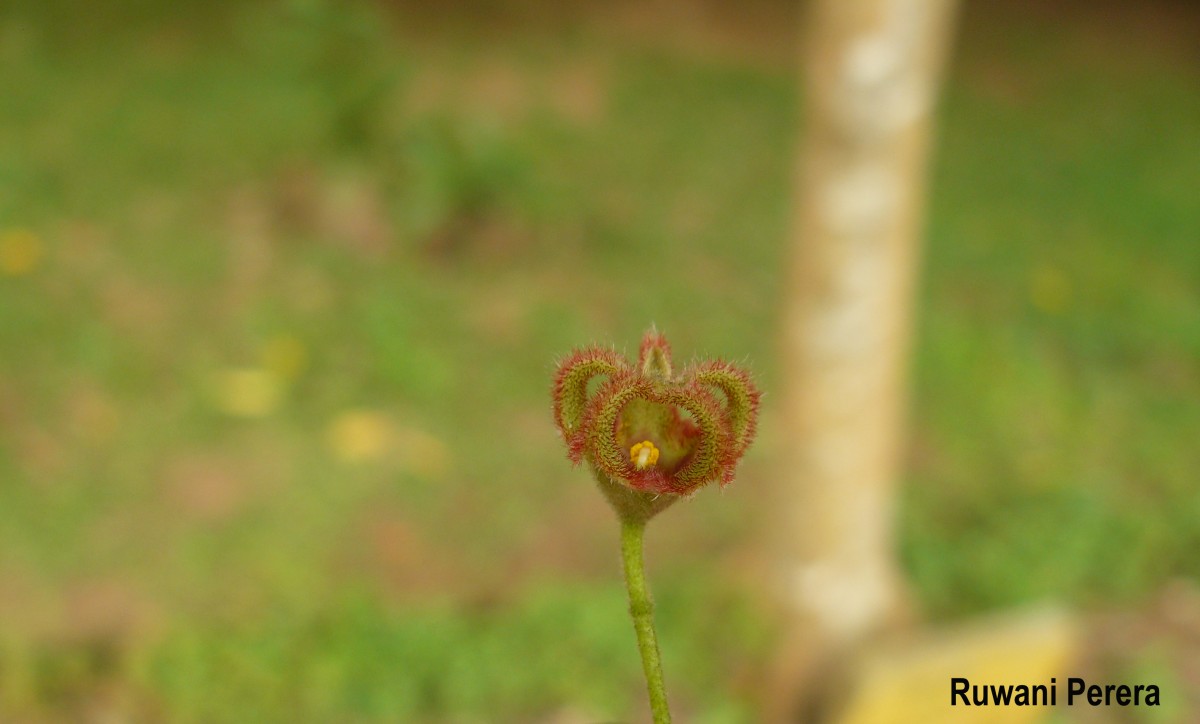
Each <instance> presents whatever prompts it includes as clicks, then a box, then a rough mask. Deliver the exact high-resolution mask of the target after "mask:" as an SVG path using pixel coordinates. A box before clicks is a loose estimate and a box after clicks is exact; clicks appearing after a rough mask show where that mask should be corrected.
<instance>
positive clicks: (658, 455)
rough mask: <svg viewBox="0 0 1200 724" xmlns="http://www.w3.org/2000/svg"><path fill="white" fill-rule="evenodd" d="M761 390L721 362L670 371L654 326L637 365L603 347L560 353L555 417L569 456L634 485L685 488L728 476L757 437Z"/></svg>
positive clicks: (660, 490) (670, 491)
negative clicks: (566, 354) (569, 353)
mask: <svg viewBox="0 0 1200 724" xmlns="http://www.w3.org/2000/svg"><path fill="white" fill-rule="evenodd" d="M589 390H591V391H589ZM760 394H761V393H760V392H759V391H758V389H757V388H756V387H755V386H754V383H753V382H752V381H751V379H750V376H749V374H747V373H746V371H745V370H743V369H742V368H741V367H738V366H737V365H733V364H730V363H728V362H723V361H719V360H714V361H706V362H698V363H694V364H691V365H688V366H687V367H685V368H683V370H681V371H680V372H678V373H676V372H675V371H674V369H673V367H672V364H671V347H670V345H669V344H668V343H667V340H666V339H665V338H664V337H663V336H662V335H661V334H659V333H658V332H657V331H655V330H651V331H649V332H647V333H646V335H645V336H644V337H643V338H642V344H641V349H640V351H639V354H638V361H637V364H636V365H633V364H630V362H629V361H628V360H626V359H625V357H623V356H621V355H619V354H617V353H616V352H615V351H613V350H611V349H604V348H601V347H586V348H584V349H580V350H576V351H575V352H573V353H572V354H571V355H570V356H569V357H567V358H566V359H565V360H563V361H562V363H561V364H560V365H559V368H558V372H557V374H556V375H555V377H554V422H555V424H556V425H557V426H558V429H559V432H560V433H561V434H562V438H563V440H564V441H565V443H566V445H567V454H568V456H569V457H570V459H571V460H572V461H573V462H575V463H576V464H578V463H581V462H583V461H584V460H586V461H587V462H588V463H589V464H590V465H591V466H592V467H593V468H594V469H595V471H596V472H597V474H598V475H599V476H602V478H604V479H607V480H608V481H611V482H613V483H617V484H619V485H622V486H624V487H626V488H629V489H632V490H634V491H640V492H642V493H648V494H651V495H655V496H657V495H668V496H686V495H690V494H692V493H694V492H695V491H697V490H698V489H700V488H701V487H702V486H704V485H706V484H708V483H711V482H714V481H716V482H719V483H720V484H721V485H722V486H724V485H727V484H728V483H730V482H732V481H733V477H734V470H735V469H736V467H737V464H738V461H739V460H741V458H742V455H744V454H745V452H746V448H748V447H749V446H750V442H751V441H752V440H753V438H754V432H755V425H756V422H757V417H758V400H759V397H760Z"/></svg>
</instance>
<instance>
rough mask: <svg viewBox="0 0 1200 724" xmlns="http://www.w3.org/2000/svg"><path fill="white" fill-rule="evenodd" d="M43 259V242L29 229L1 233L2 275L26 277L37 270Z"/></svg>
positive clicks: (0, 262) (0, 264) (0, 258)
mask: <svg viewBox="0 0 1200 724" xmlns="http://www.w3.org/2000/svg"><path fill="white" fill-rule="evenodd" d="M41 259H42V240H41V239H40V238H38V235H37V234H35V233H33V232H32V231H30V230H28V229H9V230H8V231H4V232H2V233H0V274H4V275H5V276H10V277H19V276H24V275H26V274H28V273H30V272H32V271H33V270H34V269H35V268H37V265H38V262H39V261H41Z"/></svg>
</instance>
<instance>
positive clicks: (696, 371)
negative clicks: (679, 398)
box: [683, 360, 762, 457]
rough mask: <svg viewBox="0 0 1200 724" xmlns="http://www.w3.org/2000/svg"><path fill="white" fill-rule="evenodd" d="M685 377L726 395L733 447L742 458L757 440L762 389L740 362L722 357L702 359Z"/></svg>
mask: <svg viewBox="0 0 1200 724" xmlns="http://www.w3.org/2000/svg"><path fill="white" fill-rule="evenodd" d="M683 377H684V379H688V380H694V381H695V382H696V383H698V384H700V385H704V386H707V387H715V388H716V389H719V390H720V391H721V392H722V394H724V396H725V412H726V414H727V415H728V416H729V425H730V427H731V428H732V429H733V439H734V450H735V451H736V454H737V457H741V456H742V454H744V453H745V452H746V448H748V447H750V443H751V442H753V441H754V433H755V432H756V431H757V429H758V401H759V399H760V398H761V397H762V392H760V391H759V390H758V388H757V387H756V386H755V385H754V382H753V381H752V380H751V379H750V375H749V374H748V373H747V372H746V371H745V370H743V369H742V368H741V367H738V366H737V365H733V364H730V363H728V362H725V361H723V360H714V361H711V362H702V363H700V364H698V365H694V366H691V367H689V368H688V369H686V370H684V373H683Z"/></svg>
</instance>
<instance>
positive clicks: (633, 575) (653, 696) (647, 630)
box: [621, 519, 671, 724]
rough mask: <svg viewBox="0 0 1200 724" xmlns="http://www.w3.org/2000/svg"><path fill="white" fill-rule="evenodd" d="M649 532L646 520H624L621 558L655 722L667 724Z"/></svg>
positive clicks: (667, 712) (630, 612)
mask: <svg viewBox="0 0 1200 724" xmlns="http://www.w3.org/2000/svg"><path fill="white" fill-rule="evenodd" d="M645 532H646V521H645V520H628V519H626V520H623V521H621V561H622V562H623V563H624V564H625V587H626V589H628V591H629V615H630V616H631V617H632V618H633V630H634V631H635V632H636V633H637V641H638V650H639V651H641V654H642V670H643V671H645V673H646V690H647V692H649V694H650V711H651V712H652V713H653V714H654V724H667V723H669V722H670V721H671V712H670V710H669V709H668V708H667V688H666V686H665V685H664V684H663V674H662V660H661V658H660V656H659V653H658V637H657V636H656V635H655V633H654V602H653V601H651V600H650V589H649V588H647V586H646V564H645V562H644V560H643V558H642V539H643V537H644V534H645Z"/></svg>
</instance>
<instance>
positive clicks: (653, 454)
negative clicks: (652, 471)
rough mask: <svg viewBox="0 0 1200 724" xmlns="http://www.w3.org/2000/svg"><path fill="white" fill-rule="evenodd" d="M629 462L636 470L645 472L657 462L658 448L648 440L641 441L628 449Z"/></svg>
mask: <svg viewBox="0 0 1200 724" xmlns="http://www.w3.org/2000/svg"><path fill="white" fill-rule="evenodd" d="M629 460H630V461H631V462H632V463H633V466H634V467H636V468H637V469H638V470H645V469H646V468H648V467H650V466H651V465H653V464H654V463H656V462H658V448H656V447H654V443H652V442H650V441H649V440H643V441H641V442H639V443H638V444H637V445H634V446H633V447H631V448H629Z"/></svg>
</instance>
